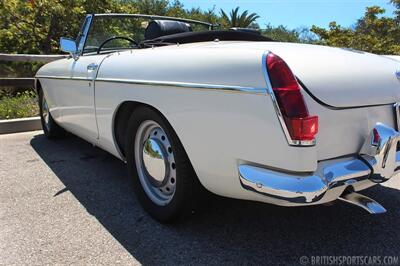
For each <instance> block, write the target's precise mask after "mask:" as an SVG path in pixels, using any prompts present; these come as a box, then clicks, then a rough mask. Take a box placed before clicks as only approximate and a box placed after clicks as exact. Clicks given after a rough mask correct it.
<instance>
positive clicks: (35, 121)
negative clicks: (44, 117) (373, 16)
mask: <svg viewBox="0 0 400 266" xmlns="http://www.w3.org/2000/svg"><path fill="white" fill-rule="evenodd" d="M40 129H42V124H41V122H40V117H38V116H37V117H29V118H18V119H7V120H0V134H9V133H17V132H25V131H34V130H40Z"/></svg>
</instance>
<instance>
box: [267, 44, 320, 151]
mask: <svg viewBox="0 0 400 266" xmlns="http://www.w3.org/2000/svg"><path fill="white" fill-rule="evenodd" d="M270 53H271V52H270V51H265V52H264V53H263V56H262V71H263V75H264V79H265V82H266V85H267V93H268V95H269V96H270V97H271V100H272V103H273V105H274V109H275V112H276V114H277V117H278V120H279V123H280V124H281V127H282V130H283V132H284V134H285V137H286V140H287V142H288V144H289V145H290V146H305V147H307V146H315V145H316V139H315V138H314V139H312V140H294V139H292V137H291V136H290V133H289V130H288V128H287V126H286V123H285V119H284V117H283V115H282V112H281V110H280V107H279V104H278V101H277V99H276V97H275V93H274V91H273V89H272V84H271V80H270V77H269V74H268V67H267V56H268V55H269V54H270ZM300 87H301V85H300Z"/></svg>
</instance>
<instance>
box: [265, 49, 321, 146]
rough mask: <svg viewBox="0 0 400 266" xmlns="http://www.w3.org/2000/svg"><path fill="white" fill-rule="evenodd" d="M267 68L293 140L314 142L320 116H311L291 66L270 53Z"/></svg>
mask: <svg viewBox="0 0 400 266" xmlns="http://www.w3.org/2000/svg"><path fill="white" fill-rule="evenodd" d="M267 68H268V74H269V78H270V81H271V85H272V89H273V91H274V94H275V98H276V100H277V102H278V105H279V108H280V110H281V113H282V115H283V118H284V120H285V124H286V127H287V129H288V131H289V134H290V137H291V138H292V140H313V139H314V138H315V135H316V134H317V133H318V116H310V115H309V113H308V109H307V106H306V103H305V102H304V99H303V95H302V94H301V91H300V85H299V83H298V82H297V80H296V78H295V76H294V75H293V73H292V71H291V70H290V68H289V66H288V65H287V64H286V62H285V61H283V59H282V58H280V57H279V56H277V55H275V54H273V53H269V54H268V56H267Z"/></svg>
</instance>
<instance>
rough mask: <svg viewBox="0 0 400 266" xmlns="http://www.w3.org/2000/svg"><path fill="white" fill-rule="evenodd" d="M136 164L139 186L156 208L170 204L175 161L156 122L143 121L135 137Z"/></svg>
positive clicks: (165, 136) (163, 132)
mask: <svg viewBox="0 0 400 266" xmlns="http://www.w3.org/2000/svg"><path fill="white" fill-rule="evenodd" d="M135 164H136V169H137V172H138V176H139V180H140V183H141V185H142V187H143V189H144V191H145V193H146V194H147V196H148V197H149V198H150V199H151V200H152V201H153V202H154V203H155V204H157V205H160V206H163V205H166V204H168V203H169V202H170V201H171V200H172V198H173V196H174V193H175V188H176V169H175V157H174V154H173V152H172V147H171V144H170V141H169V139H168V137H167V135H166V134H165V131H164V130H163V129H162V127H161V126H160V125H159V124H158V123H156V122H155V121H150V120H147V121H144V122H143V123H142V124H141V125H140V126H139V128H138V131H137V133H136V136H135Z"/></svg>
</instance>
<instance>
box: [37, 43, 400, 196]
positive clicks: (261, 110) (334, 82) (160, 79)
mask: <svg viewBox="0 0 400 266" xmlns="http://www.w3.org/2000/svg"><path fill="white" fill-rule="evenodd" d="M266 51H272V52H274V53H276V54H278V55H279V56H281V57H282V58H283V59H284V60H285V61H287V62H288V64H289V66H290V67H291V68H292V70H293V71H294V72H295V74H296V75H298V76H299V77H300V79H304V80H303V81H304V82H305V83H307V86H308V85H309V86H310V87H312V89H311V90H312V92H313V93H315V94H318V97H321V98H322V99H323V100H326V101H328V102H329V103H330V104H332V105H334V106H339V107H340V106H354V105H366V104H371V103H376V102H379V103H388V104H389V103H393V102H396V101H397V100H398V99H399V98H400V90H399V92H395V93H394V92H393V90H394V89H393V88H394V86H395V84H397V87H396V88H399V84H400V83H399V81H398V80H397V79H396V77H395V75H393V79H391V78H389V79H386V75H387V73H386V72H387V71H389V70H390V71H391V72H390V73H392V72H393V71H392V70H393V69H395V66H396V64H395V63H393V60H390V59H380V58H383V57H379V56H374V55H363V56H365V57H366V58H368V59H365V60H372V61H373V63H374V64H375V63H379V64H381V65H382V73H381V72H378V73H376V76H377V77H378V78H377V80H378V81H379V82H380V81H382V82H383V85H385V86H383V87H382V90H380V93H376V94H375V93H374V90H371V89H369V88H370V87H371V86H375V85H374V84H370V83H371V82H373V80H372V79H370V78H369V77H368V76H367V77H364V76H363V73H365V68H362V69H363V71H354V69H352V68H351V70H352V71H353V72H354V73H355V74H354V75H353V76H350V75H348V73H347V74H346V71H350V68H348V69H347V70H346V67H351V66H347V65H346V64H343V60H342V58H343V57H342V56H341V55H342V54H345V57H346V58H347V59H346V60H355V61H356V62H357V64H362V63H363V62H365V60H364V59H359V60H358V61H357V58H358V56H361V55H358V54H355V55H353V54H354V53H353V52H349V51H343V50H337V52H336V50H335V49H334V48H322V47H319V46H310V45H299V44H286V43H269V42H268V43H266V42H254V43H252V42H207V43H197V44H187V45H176V46H168V47H160V48H154V49H152V48H150V49H142V50H131V51H125V52H120V53H114V54H111V55H109V56H107V57H106V56H104V55H100V56H98V57H96V56H94V57H92V56H82V57H80V58H79V59H78V60H77V61H76V62H75V63H74V60H73V59H63V60H59V61H56V62H53V63H50V64H47V65H45V66H44V67H42V68H41V69H40V70H39V72H38V74H37V77H38V79H39V81H40V84H41V86H42V88H43V90H44V92H45V95H46V97H48V102H49V104H50V112H51V114H52V115H54V117H55V119H56V121H57V122H58V123H60V125H61V126H63V127H65V128H66V129H67V130H70V131H71V132H73V133H74V134H76V135H78V136H80V137H82V138H84V139H86V140H88V141H90V142H92V143H94V144H95V145H98V146H100V147H102V148H103V149H105V150H107V151H108V152H110V153H112V154H114V155H115V156H117V157H119V158H121V159H124V158H123V156H122V155H121V153H120V151H119V148H118V146H117V144H116V141H115V132H114V119H115V115H116V113H117V110H118V108H119V106H120V105H121V104H123V103H124V102H126V101H135V102H140V103H143V104H147V105H150V106H153V107H154V108H156V109H157V110H158V111H160V112H161V113H162V114H163V115H164V116H165V117H166V119H167V120H168V122H169V123H170V124H171V125H172V127H173V128H174V130H175V131H176V133H177V135H178V136H179V138H180V140H181V142H182V144H183V146H184V148H185V150H186V152H187V154H188V156H189V158H190V160H191V162H192V164H193V167H194V169H195V171H196V173H197V176H198V178H199V179H200V182H201V183H202V184H203V185H204V186H205V187H206V188H207V189H208V190H210V191H211V192H214V193H216V194H219V195H223V196H227V197H233V198H241V199H249V200H258V201H264V202H271V203H277V202H275V200H271V199H268V198H266V197H263V196H262V195H260V194H256V193H253V192H251V191H248V190H245V189H243V188H242V186H241V185H240V181H239V178H238V170H237V167H238V165H239V164H242V163H246V162H251V163H252V164H256V165H260V166H264V167H268V168H270V169H284V170H285V171H289V172H304V173H306V172H313V171H315V170H316V169H317V163H318V161H321V160H325V159H331V158H336V157H340V156H344V155H351V154H355V153H357V152H358V151H359V149H360V148H361V145H362V143H363V140H364V139H365V137H366V136H367V135H368V134H369V132H370V130H371V127H372V126H373V125H374V124H375V123H376V122H384V123H386V124H387V125H390V126H393V124H394V120H393V113H392V109H391V106H390V105H383V106H376V107H363V108H355V109H341V110H335V109H331V108H328V107H326V106H323V105H321V104H319V103H317V102H316V101H314V100H313V99H312V98H311V97H310V96H309V95H308V94H306V93H305V92H303V95H304V97H305V100H306V102H307V105H308V108H309V111H310V113H311V114H316V115H318V116H319V124H320V130H319V132H320V133H319V134H318V135H317V145H316V146H311V147H301V148H299V147H294V146H290V145H288V142H287V140H286V138H285V135H284V134H283V131H282V128H281V125H280V123H279V120H278V117H277V114H276V112H275V109H274V105H273V102H272V100H271V97H269V96H268V95H267V94H266V88H267V86H268V83H267V82H266V80H265V76H264V74H263V69H262V58H263V54H265V52H266ZM313 51H316V55H318V54H320V55H321V57H322V55H323V56H324V58H320V57H318V56H316V58H314V59H315V62H316V63H315V67H312V66H311V64H304V60H305V58H307V57H308V56H309V55H310V54H312V53H313ZM329 52H332V55H329ZM93 59H95V60H94V61H96V62H98V64H99V65H100V64H101V65H100V67H99V71H98V73H97V77H96V81H95V89H94V90H93V84H91V85H90V86H89V85H88V84H89V83H91V82H92V78H93V76H87V75H88V74H87V70H86V66H87V65H89V64H90V63H93V62H92V61H93ZM324 60H327V61H329V62H330V63H331V64H333V65H335V66H339V65H341V66H342V69H341V70H340V71H339V72H337V73H332V72H329V71H325V70H326V69H324V68H322V69H321V67H318V64H324ZM335 60H337V61H335ZM101 62H102V63H101ZM71 64H77V65H79V67H75V71H76V72H75V74H71V68H72V66H71ZM303 65H306V66H307V67H303ZM360 69H361V65H360ZM68 71H70V72H68ZM383 72H385V73H384V74H383ZM318 73H321V75H318ZM393 73H394V72H393ZM339 74H340V75H345V77H346V78H345V79H344V80H340V79H338V75H339ZM381 74H382V76H384V78H382V79H380V77H381ZM85 76H86V79H85ZM60 77H63V78H62V79H59V78H60ZM68 77H71V78H72V80H68V79H66V78H68ZM361 77H363V78H364V79H361ZM325 78H328V79H329V82H324V79H325ZM351 78H352V79H353V80H354V79H357V81H358V79H361V80H360V82H353V81H352V80H350V79H351ZM396 82H397V83H396ZM368 86H369V87H368ZM366 87H368V88H367V90H368V94H369V95H368V97H364V96H360V95H359V94H360V93H361V94H362V88H366ZM375 87H376V86H375ZM229 88H231V89H229ZM333 89H335V90H336V92H337V93H332V91H331V90H333ZM349 92H350V93H349ZM346 95H347V96H346ZM96 120H97V125H96ZM366 186H368V184H367V185H366Z"/></svg>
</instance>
